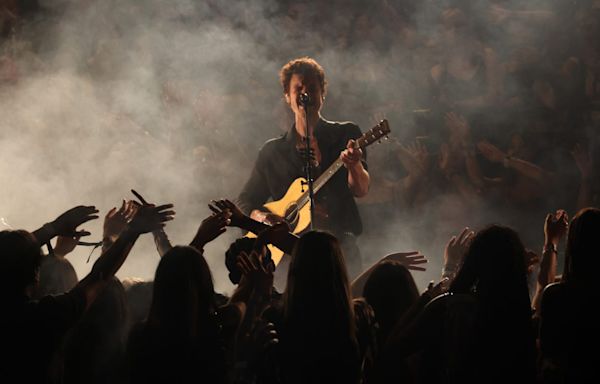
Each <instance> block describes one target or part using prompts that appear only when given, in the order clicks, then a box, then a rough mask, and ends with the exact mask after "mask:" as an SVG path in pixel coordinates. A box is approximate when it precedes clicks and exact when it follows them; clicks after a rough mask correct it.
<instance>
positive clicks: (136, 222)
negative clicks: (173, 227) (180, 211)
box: [128, 204, 175, 234]
mask: <svg viewBox="0 0 600 384" xmlns="http://www.w3.org/2000/svg"><path fill="white" fill-rule="evenodd" d="M172 208H173V204H164V205H159V206H158V207H156V206H154V205H152V204H148V205H141V206H139V207H138V208H137V211H136V213H135V215H134V216H133V217H132V218H131V221H130V222H129V224H128V229H129V231H131V232H133V233H134V234H142V233H148V232H152V231H156V230H159V229H161V228H164V226H165V223H166V222H167V221H171V220H173V216H175V211H173V210H172Z"/></svg>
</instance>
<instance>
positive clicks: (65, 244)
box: [54, 236, 81, 257]
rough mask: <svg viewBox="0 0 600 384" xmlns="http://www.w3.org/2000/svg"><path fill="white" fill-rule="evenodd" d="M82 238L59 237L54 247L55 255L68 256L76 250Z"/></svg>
mask: <svg viewBox="0 0 600 384" xmlns="http://www.w3.org/2000/svg"><path fill="white" fill-rule="evenodd" d="M80 238H81V236H74V237H68V236H58V237H57V238H56V245H55V246H54V254H55V255H56V256H58V257H64V256H65V255H68V254H69V253H71V252H72V251H73V250H74V249H75V247H76V246H77V243H78V242H79V239H80Z"/></svg>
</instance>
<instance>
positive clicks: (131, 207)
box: [102, 200, 140, 241]
mask: <svg viewBox="0 0 600 384" xmlns="http://www.w3.org/2000/svg"><path fill="white" fill-rule="evenodd" d="M139 206H140V205H139V204H137V203H136V202H134V201H131V200H128V201H126V200H123V203H122V204H121V207H120V208H119V209H118V210H117V208H116V207H113V208H112V209H111V210H110V211H108V213H107V214H106V216H105V217H104V225H103V236H102V237H103V239H108V240H112V241H114V240H115V239H116V238H117V237H118V236H119V234H120V233H121V232H123V230H125V229H126V228H127V223H128V222H129V221H130V220H131V219H132V218H133V216H134V215H135V212H136V211H137V209H138V207H139Z"/></svg>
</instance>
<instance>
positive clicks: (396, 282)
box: [363, 261, 419, 335]
mask: <svg viewBox="0 0 600 384" xmlns="http://www.w3.org/2000/svg"><path fill="white" fill-rule="evenodd" d="M363 296H364V298H365V299H366V300H367V302H368V303H369V305H371V307H373V310H374V311H375V317H376V318H377V322H378V323H379V326H380V327H381V330H382V331H383V333H385V334H386V335H387V333H388V332H389V330H391V328H392V327H393V326H394V324H396V323H397V322H398V319H400V317H401V316H402V315H403V314H404V313H405V312H406V310H407V309H408V308H410V306H411V305H413V304H414V303H415V302H416V301H417V300H418V298H419V290H418V289H417V285H416V284H415V280H414V279H413V277H412V275H411V274H410V272H409V270H408V269H407V268H406V267H405V266H404V265H402V264H400V263H398V262H394V261H385V262H383V263H381V264H379V265H377V267H375V269H374V270H373V272H372V273H371V275H370V276H369V278H368V279H367V282H366V283H365V287H364V290H363Z"/></svg>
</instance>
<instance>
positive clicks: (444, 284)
mask: <svg viewBox="0 0 600 384" xmlns="http://www.w3.org/2000/svg"><path fill="white" fill-rule="evenodd" d="M449 283H450V279H449V278H447V277H444V278H443V279H441V280H440V281H439V282H437V284H436V283H435V281H433V280H431V281H430V282H429V285H427V289H426V290H425V292H423V295H427V296H429V297H430V298H431V299H433V298H435V297H437V296H439V295H441V294H442V293H444V292H446V291H447V290H448V285H449Z"/></svg>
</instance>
